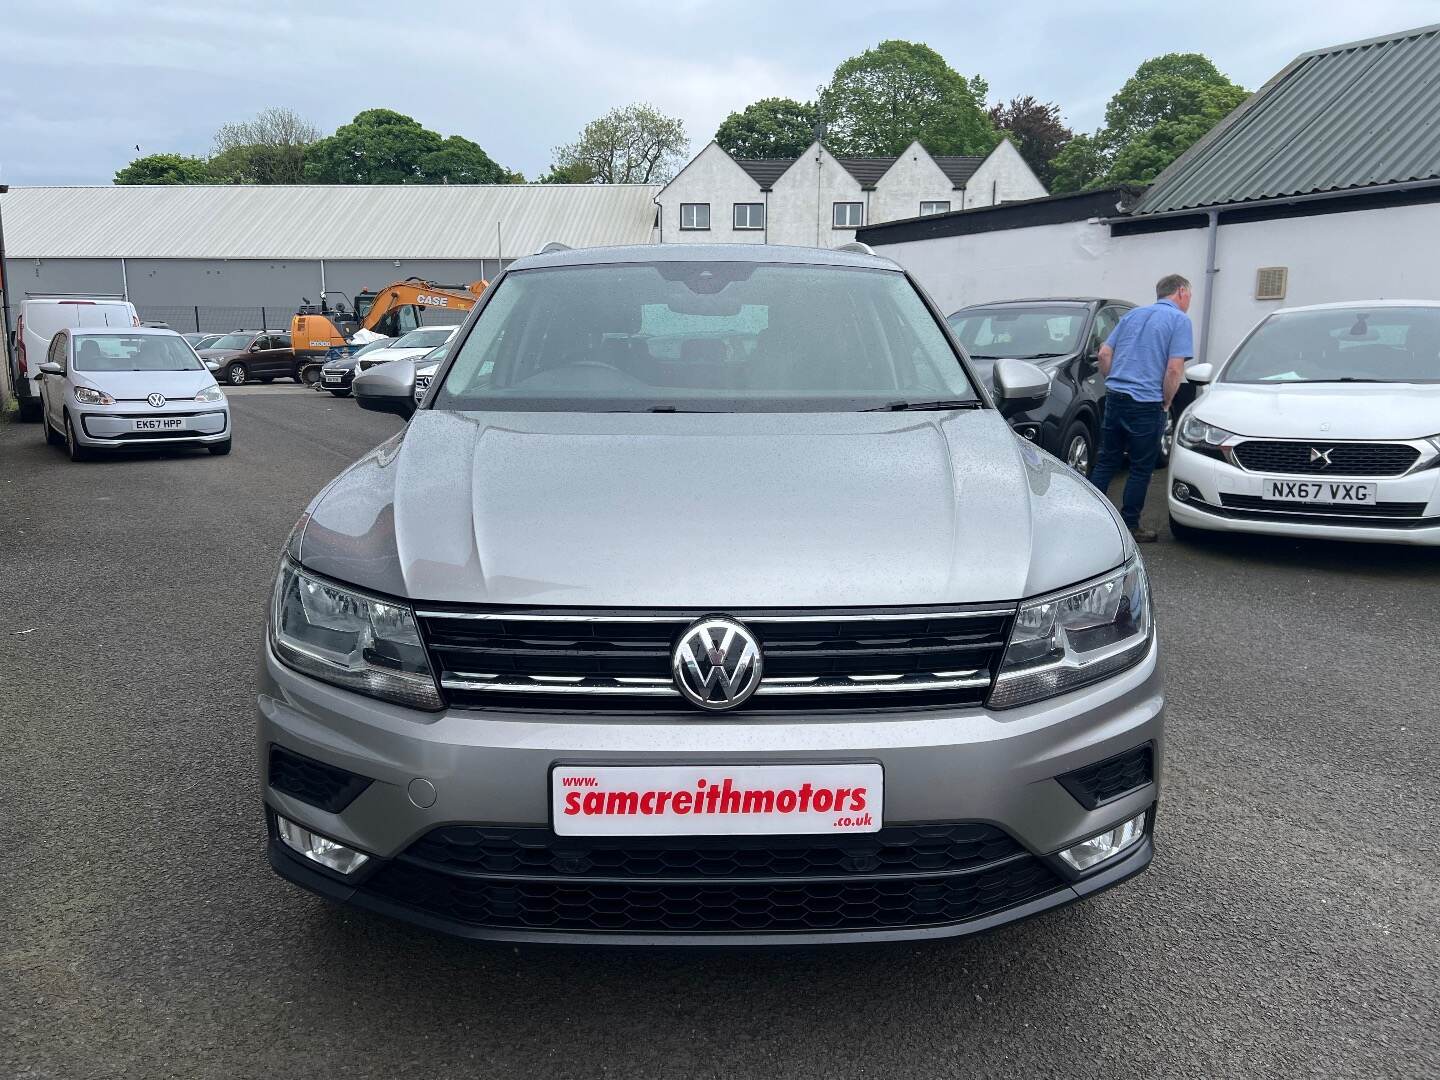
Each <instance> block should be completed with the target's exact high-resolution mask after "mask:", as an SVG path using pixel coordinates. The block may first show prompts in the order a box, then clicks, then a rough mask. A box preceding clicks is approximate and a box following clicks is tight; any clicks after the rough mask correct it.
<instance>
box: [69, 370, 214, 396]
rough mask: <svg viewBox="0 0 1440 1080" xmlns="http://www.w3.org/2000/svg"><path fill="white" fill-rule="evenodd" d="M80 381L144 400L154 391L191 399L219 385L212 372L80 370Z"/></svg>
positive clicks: (78, 381) (76, 380)
mask: <svg viewBox="0 0 1440 1080" xmlns="http://www.w3.org/2000/svg"><path fill="white" fill-rule="evenodd" d="M72 378H73V380H74V381H75V382H76V383H79V384H83V385H85V386H89V387H92V388H93V389H96V390H103V391H105V393H107V394H109V395H111V396H112V397H114V398H116V399H117V400H120V401H144V400H145V399H146V398H147V397H149V396H150V395H151V394H164V395H165V396H166V397H167V398H176V399H179V398H191V397H194V396H195V395H196V394H198V393H199V392H200V391H201V390H203V389H205V387H207V386H214V385H215V376H214V375H212V374H211V373H210V372H209V371H200V370H198V369H191V370H189V371H76V372H74V373H73V375H72Z"/></svg>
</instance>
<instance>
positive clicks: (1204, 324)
mask: <svg viewBox="0 0 1440 1080" xmlns="http://www.w3.org/2000/svg"><path fill="white" fill-rule="evenodd" d="M1209 218H1210V224H1209V225H1208V226H1206V230H1205V231H1206V236H1205V304H1204V306H1203V307H1202V308H1201V309H1200V355H1199V356H1198V357H1196V360H1197V361H1198V362H1199V363H1202V364H1204V363H1208V362H1209V360H1210V316H1211V315H1212V314H1213V313H1214V311H1215V275H1216V274H1218V273H1219V272H1220V270H1219V268H1218V267H1217V266H1216V265H1215V240H1216V237H1217V235H1218V234H1219V232H1220V211H1218V210H1211V211H1210V213H1209Z"/></svg>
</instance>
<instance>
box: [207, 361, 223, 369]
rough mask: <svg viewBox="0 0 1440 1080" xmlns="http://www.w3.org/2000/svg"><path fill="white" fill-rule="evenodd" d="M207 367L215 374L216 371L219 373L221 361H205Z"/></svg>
mask: <svg viewBox="0 0 1440 1080" xmlns="http://www.w3.org/2000/svg"><path fill="white" fill-rule="evenodd" d="M205 366H206V367H207V368H209V369H210V370H211V371H212V372H214V371H219V370H220V361H219V360H206V361H205Z"/></svg>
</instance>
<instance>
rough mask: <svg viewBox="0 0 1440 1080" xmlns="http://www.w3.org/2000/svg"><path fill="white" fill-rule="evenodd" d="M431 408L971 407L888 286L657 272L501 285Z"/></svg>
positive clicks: (539, 274)
mask: <svg viewBox="0 0 1440 1080" xmlns="http://www.w3.org/2000/svg"><path fill="white" fill-rule="evenodd" d="M494 288H495V292H494V294H493V295H492V296H491V298H490V301H489V303H488V304H487V306H486V307H485V309H484V310H483V311H482V312H481V315H480V318H479V319H478V320H477V321H476V323H475V325H474V326H473V327H472V329H471V331H470V333H469V335H468V336H467V337H466V338H465V342H464V345H463V346H461V347H460V350H459V353H458V355H457V356H456V357H455V359H454V361H453V363H452V365H451V367H450V369H449V371H448V372H447V373H446V375H445V381H444V384H443V386H442V389H441V392H440V393H439V395H438V397H437V398H436V399H435V403H434V407H437V408H441V409H447V408H448V409H535V410H556V411H579V412H613V411H649V410H658V411H671V410H678V411H687V410H688V411H705V412H759V411H846V410H851V409H857V408H875V407H884V406H889V405H894V404H896V403H897V402H901V401H928V400H935V399H944V400H945V401H946V402H947V403H950V402H958V403H959V404H962V405H963V404H973V403H975V402H976V400H977V398H976V395H975V393H974V391H973V390H972V389H971V387H970V384H969V380H968V379H967V378H966V377H965V372H964V370H963V369H962V368H961V366H960V361H959V359H958V357H957V356H956V355H955V352H954V351H953V349H952V348H951V346H950V344H949V342H948V341H947V340H946V338H945V335H944V334H943V332H942V331H941V329H940V327H939V326H938V325H937V323H936V321H935V320H934V319H933V318H932V317H931V314H930V312H929V310H928V309H927V308H926V307H925V304H924V303H923V301H922V300H921V299H920V296H919V294H918V293H917V292H916V291H915V288H914V286H912V285H911V284H910V282H909V281H908V280H907V279H906V278H905V277H904V276H903V275H901V274H898V273H895V272H894V271H887V270H870V269H860V268H850V267H834V266H804V265H774V264H765V263H745V262H658V263H636V264H623V265H609V266H580V267H564V268H555V269H544V270H523V271H517V272H515V273H512V274H510V275H508V276H506V277H505V278H504V279H503V280H502V281H501V283H500V284H499V285H498V286H495V287H494Z"/></svg>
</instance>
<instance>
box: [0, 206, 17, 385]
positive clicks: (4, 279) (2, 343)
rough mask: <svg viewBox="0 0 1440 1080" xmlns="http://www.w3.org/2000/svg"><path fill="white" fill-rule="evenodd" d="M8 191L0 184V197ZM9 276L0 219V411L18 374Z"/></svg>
mask: <svg viewBox="0 0 1440 1080" xmlns="http://www.w3.org/2000/svg"><path fill="white" fill-rule="evenodd" d="M9 190H10V185H9V184H0V195H4V194H5V193H6V192H8V191H9ZM10 351H11V350H10V275H9V274H8V273H6V270H5V220H4V218H3V217H0V354H3V355H4V358H5V373H6V375H7V376H8V378H0V409H3V408H4V406H5V384H6V383H7V382H8V383H10V384H11V385H12V386H13V385H15V381H16V380H18V379H19V377H20V372H19V370H18V369H17V368H16V366H15V358H14V357H13V356H11V355H10Z"/></svg>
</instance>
